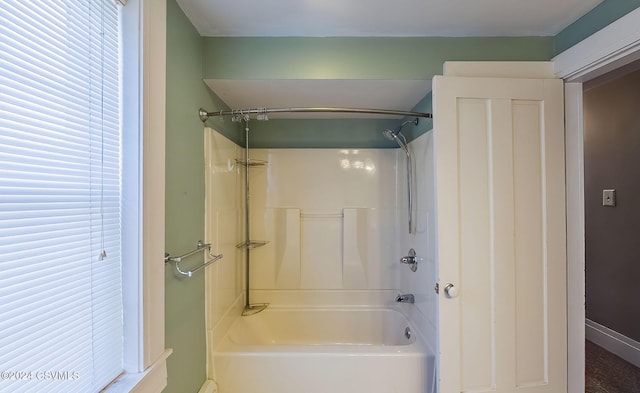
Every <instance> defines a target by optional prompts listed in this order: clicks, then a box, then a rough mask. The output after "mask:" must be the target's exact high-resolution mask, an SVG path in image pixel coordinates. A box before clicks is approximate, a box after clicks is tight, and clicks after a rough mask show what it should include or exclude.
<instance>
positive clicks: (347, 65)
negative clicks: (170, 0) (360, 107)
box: [204, 37, 553, 148]
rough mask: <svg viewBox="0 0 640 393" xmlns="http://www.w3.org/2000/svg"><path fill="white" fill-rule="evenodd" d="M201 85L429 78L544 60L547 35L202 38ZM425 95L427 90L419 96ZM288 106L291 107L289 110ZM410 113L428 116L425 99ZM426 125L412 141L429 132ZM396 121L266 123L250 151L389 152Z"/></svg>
mask: <svg viewBox="0 0 640 393" xmlns="http://www.w3.org/2000/svg"><path fill="white" fill-rule="evenodd" d="M204 42H205V44H204V45H205V48H204V51H205V52H204V77H205V79H392V80H393V79H409V80H411V79H416V80H424V79H431V78H432V77H433V76H434V75H437V74H441V73H442V64H443V63H444V62H445V61H447V60H461V61H462V60H480V61H481V60H549V59H550V58H551V54H552V51H553V39H552V37H464V38H449V37H428V38H424V37H408V38H407V37H405V38H384V37H383V38H380V37H366V38H362V37H357V38H356V37H323V38H309V37H277V38H276V37H233V38H231V37H207V38H205V39H204ZM427 93H428V92H427V91H425V94H427ZM292 106H295V105H294V104H292ZM414 110H415V111H418V112H431V98H430V95H427V97H425V99H423V100H422V101H421V102H420V103H418V105H417V106H416V109H414ZM422 120H424V121H423V122H422V123H420V124H419V125H418V127H416V128H415V130H414V129H413V127H411V126H407V127H406V128H405V129H404V132H405V134H406V135H407V137H408V138H409V139H410V140H411V139H413V138H415V137H417V136H419V135H421V134H422V133H424V132H425V131H427V130H429V129H431V128H432V123H431V121H430V120H427V119H422ZM399 123H400V120H389V119H380V120H367V121H364V120H352V119H348V120H347V119H344V120H270V121H268V122H253V123H252V124H251V130H252V132H251V136H250V138H249V139H250V146H251V147H262V148H266V147H273V148H284V147H297V148H331V147H345V148H356V147H359V148H391V147H396V145H395V144H394V143H393V142H390V141H388V140H386V139H384V137H382V130H384V129H385V128H393V127H394V126H396V125H398V124H399Z"/></svg>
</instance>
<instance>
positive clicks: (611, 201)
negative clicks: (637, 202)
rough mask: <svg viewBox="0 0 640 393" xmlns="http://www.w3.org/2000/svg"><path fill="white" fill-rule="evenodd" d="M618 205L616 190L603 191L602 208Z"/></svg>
mask: <svg viewBox="0 0 640 393" xmlns="http://www.w3.org/2000/svg"><path fill="white" fill-rule="evenodd" d="M615 205H616V190H602V206H615Z"/></svg>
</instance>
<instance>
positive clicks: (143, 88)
mask: <svg viewBox="0 0 640 393" xmlns="http://www.w3.org/2000/svg"><path fill="white" fill-rule="evenodd" d="M122 26H123V36H124V37H125V38H123V39H122V54H123V57H124V58H126V61H125V62H124V64H123V71H122V77H123V88H122V97H123V115H122V127H123V134H124V136H123V144H124V145H125V147H124V149H123V150H124V153H123V156H124V159H123V171H124V173H126V174H127V175H126V176H125V178H124V179H123V183H125V184H127V189H128V190H129V191H128V192H127V194H126V195H125V196H124V207H123V209H124V210H126V211H127V212H129V214H125V215H124V216H125V217H124V219H123V223H122V224H123V226H124V227H125V228H124V229H123V234H124V235H125V236H127V238H128V239H129V240H128V241H127V242H126V243H123V244H126V245H127V246H126V247H124V246H123V258H124V259H126V260H127V261H129V262H131V263H127V264H126V265H127V266H124V267H123V271H124V274H123V295H124V307H125V308H124V315H125V326H124V330H125V333H124V371H125V373H124V374H123V375H122V376H121V377H120V378H119V379H118V380H117V381H115V382H114V383H113V384H112V385H111V386H109V387H108V389H107V390H106V391H108V392H130V391H131V392H139V393H143V392H144V393H159V392H161V391H162V390H163V389H164V387H165V386H166V384H167V366H166V359H167V357H168V356H169V355H170V354H171V350H168V349H165V343H164V283H165V280H164V210H165V209H164V194H165V193H164V188H165V173H164V161H165V105H166V101H165V83H166V82H165V81H166V77H165V74H166V71H165V64H166V51H165V47H166V0H129V1H128V2H127V6H126V7H124V8H123V10H122ZM127 153H130V154H127ZM134 156H135V159H133V158H132V157H134ZM127 157H130V158H127ZM124 259H123V260H124Z"/></svg>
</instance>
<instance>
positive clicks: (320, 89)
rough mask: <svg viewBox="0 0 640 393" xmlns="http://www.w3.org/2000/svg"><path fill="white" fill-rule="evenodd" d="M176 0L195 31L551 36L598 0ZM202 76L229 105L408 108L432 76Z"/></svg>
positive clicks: (249, 34)
mask: <svg viewBox="0 0 640 393" xmlns="http://www.w3.org/2000/svg"><path fill="white" fill-rule="evenodd" d="M177 1H178V3H179V5H180V7H181V8H182V10H183V11H184V13H185V14H186V15H187V17H188V18H189V20H190V21H191V23H193V25H194V26H195V27H196V29H197V30H198V32H199V33H200V35H202V36H228V37H231V36H241V37H279V36H295V37H330V36H342V37H349V36H351V37H364V36H373V37H408V36H448V37H460V36H551V35H555V34H557V33H558V32H560V31H561V30H562V29H563V28H565V27H566V26H568V25H569V24H571V23H572V22H574V21H575V20H577V19H578V18H580V17H581V16H582V15H584V14H585V13H587V12H588V11H590V10H591V9H592V8H594V7H595V6H596V5H598V4H599V3H601V2H602V1H603V0H262V1H256V0H177ZM206 82H207V85H208V86H209V87H210V88H211V89H212V90H213V91H214V92H215V93H216V94H217V95H218V96H219V97H220V98H221V99H222V100H223V101H224V102H225V103H226V104H227V105H228V106H229V107H230V108H232V109H250V108H265V107H267V108H286V107H326V106H331V107H351V108H375V109H398V110H404V111H409V110H411V108H413V107H414V106H415V104H417V103H418V101H419V100H420V99H421V98H422V97H423V96H424V95H425V94H426V93H427V92H429V91H430V90H431V82H430V81H424V80H421V81H408V80H393V81H389V80H344V79H342V80H302V79H292V80H282V79H280V80H229V79H226V80H220V79H216V80H207V81H206ZM270 117H271V118H278V117H284V118H292V117H305V118H322V117H333V118H335V117H337V116H336V115H319V114H289V115H271V116H270ZM339 117H356V116H355V115H353V116H347V115H344V114H340V115H339Z"/></svg>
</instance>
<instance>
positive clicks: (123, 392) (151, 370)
mask: <svg viewBox="0 0 640 393" xmlns="http://www.w3.org/2000/svg"><path fill="white" fill-rule="evenodd" d="M171 352H172V350H171V349H167V350H165V351H164V352H163V353H162V355H160V357H159V358H158V359H157V360H156V361H155V362H154V363H153V364H152V365H151V366H149V367H148V368H147V369H146V370H144V371H143V372H141V373H125V374H122V375H121V376H120V377H119V378H118V379H117V380H116V381H114V382H113V383H112V384H111V385H109V386H107V387H106V388H105V389H104V390H103V391H102V392H101V393H160V392H162V389H164V388H165V386H167V358H168V357H169V355H171Z"/></svg>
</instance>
